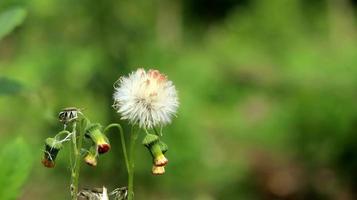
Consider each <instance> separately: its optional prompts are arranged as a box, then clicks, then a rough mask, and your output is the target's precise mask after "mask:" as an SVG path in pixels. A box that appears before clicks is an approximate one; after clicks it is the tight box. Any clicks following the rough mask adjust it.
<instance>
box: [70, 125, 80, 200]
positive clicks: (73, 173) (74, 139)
mask: <svg viewBox="0 0 357 200" xmlns="http://www.w3.org/2000/svg"><path fill="white" fill-rule="evenodd" d="M76 127H77V123H76V122H73V124H72V145H71V151H72V152H71V153H72V155H71V186H70V191H71V197H72V200H77V195H76V194H77V192H78V187H77V184H76V161H77V154H78V149H77V136H76V135H77V133H76ZM73 158H74V162H73Z"/></svg>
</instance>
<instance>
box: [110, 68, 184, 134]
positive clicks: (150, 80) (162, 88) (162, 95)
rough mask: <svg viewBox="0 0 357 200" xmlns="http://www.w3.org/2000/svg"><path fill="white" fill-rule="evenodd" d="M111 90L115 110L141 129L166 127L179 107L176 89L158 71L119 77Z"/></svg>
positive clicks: (140, 72)
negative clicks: (113, 90) (112, 90)
mask: <svg viewBox="0 0 357 200" xmlns="http://www.w3.org/2000/svg"><path fill="white" fill-rule="evenodd" d="M114 88H115V92H114V108H115V109H116V110H117V112H118V113H120V114H121V116H122V117H121V118H122V119H125V120H129V122H130V123H131V124H138V125H139V126H140V127H141V128H153V127H155V126H164V125H166V124H169V123H170V122H171V118H172V116H173V115H175V113H176V111H177V108H178V105H179V103H178V98H177V92H176V89H175V86H174V85H173V83H172V82H171V81H169V80H168V79H167V77H166V76H165V75H163V74H161V73H160V72H159V71H158V70H149V71H147V72H146V71H145V70H144V69H138V70H136V71H134V72H132V73H131V74H129V76H126V77H121V78H120V79H119V80H118V82H117V85H115V86H114Z"/></svg>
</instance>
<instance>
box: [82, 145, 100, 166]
mask: <svg viewBox="0 0 357 200" xmlns="http://www.w3.org/2000/svg"><path fill="white" fill-rule="evenodd" d="M97 157H98V152H97V149H96V147H95V146H91V147H90V149H89V151H88V153H87V155H86V156H85V157H84V161H85V162H86V163H87V164H88V165H90V166H92V167H95V166H97Z"/></svg>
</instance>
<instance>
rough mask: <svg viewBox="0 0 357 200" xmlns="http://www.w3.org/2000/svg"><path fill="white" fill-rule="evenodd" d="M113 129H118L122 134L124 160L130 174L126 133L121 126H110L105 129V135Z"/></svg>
mask: <svg viewBox="0 0 357 200" xmlns="http://www.w3.org/2000/svg"><path fill="white" fill-rule="evenodd" d="M112 127H117V128H118V130H119V134H120V140H121V146H122V149H123V154H124V160H125V166H126V171H127V172H128V174H129V160H128V154H127V153H126V145H125V138H124V132H123V128H122V127H121V126H120V124H109V125H108V126H107V127H106V128H105V129H104V134H105V133H106V132H107V131H108V130H109V129H110V128H112Z"/></svg>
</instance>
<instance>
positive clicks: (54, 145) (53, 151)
mask: <svg viewBox="0 0 357 200" xmlns="http://www.w3.org/2000/svg"><path fill="white" fill-rule="evenodd" d="M61 149H62V143H60V142H59V141H58V140H56V139H54V138H47V139H46V140H45V153H44V157H43V159H42V164H43V165H44V166H45V167H47V168H53V167H55V160H56V157H57V154H58V152H59V150H61Z"/></svg>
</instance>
